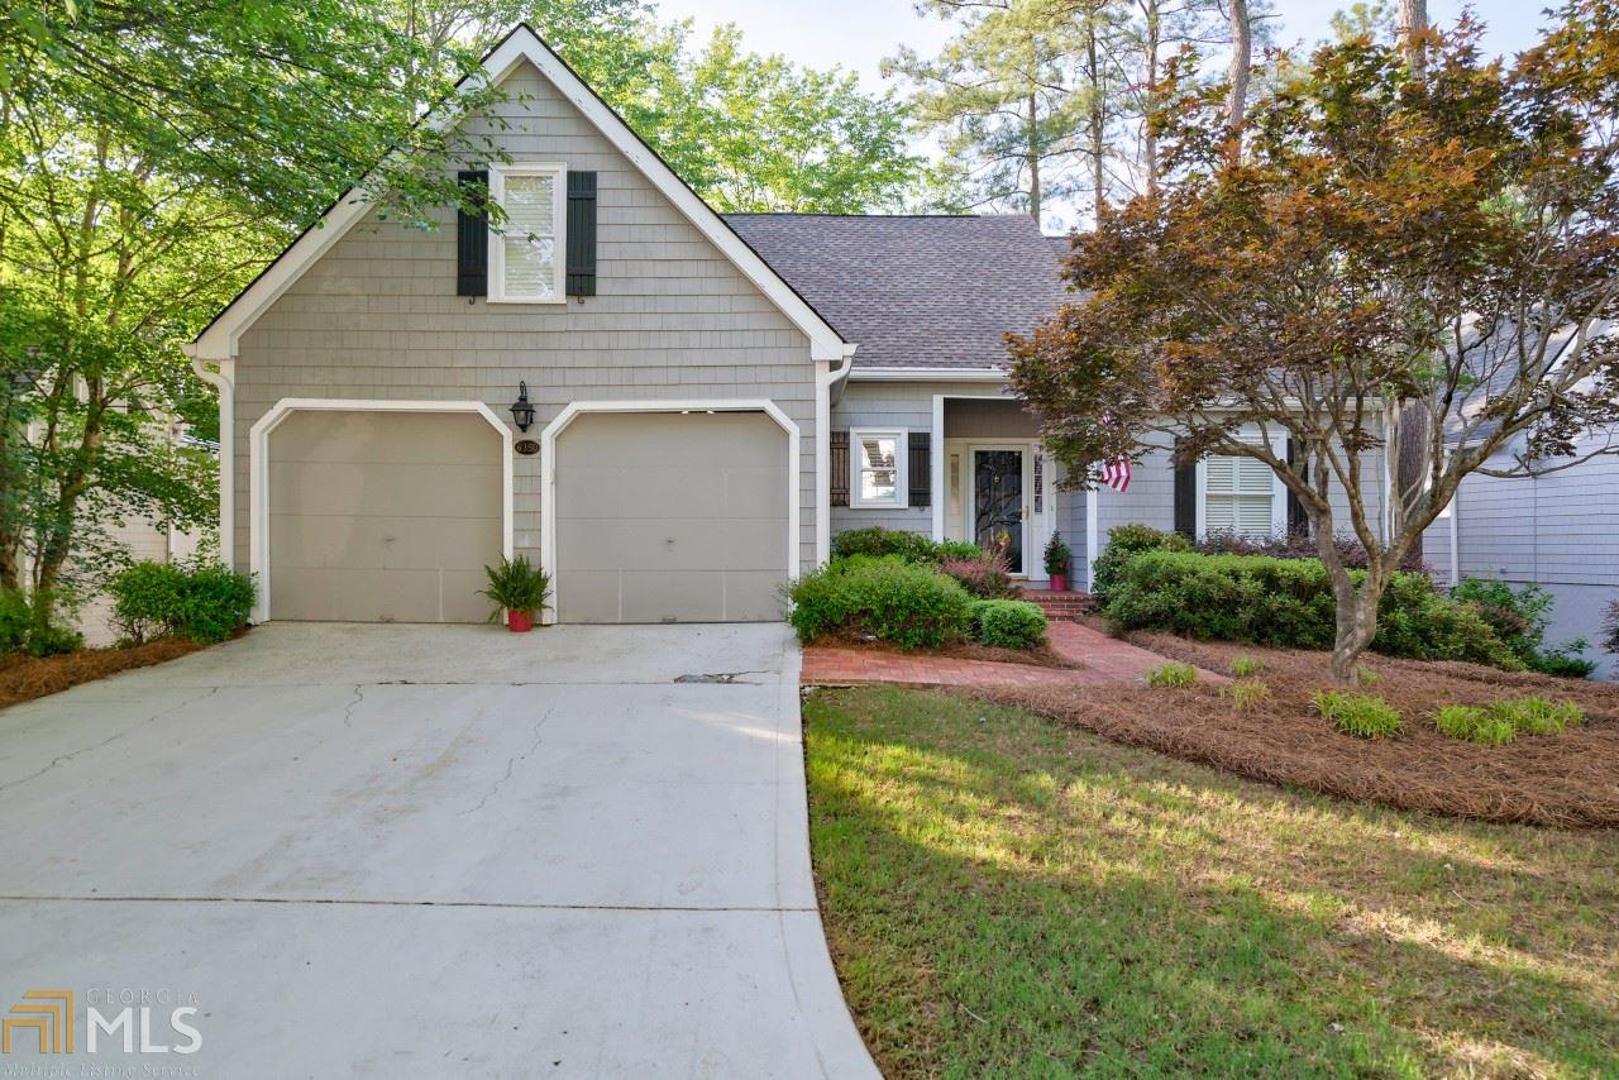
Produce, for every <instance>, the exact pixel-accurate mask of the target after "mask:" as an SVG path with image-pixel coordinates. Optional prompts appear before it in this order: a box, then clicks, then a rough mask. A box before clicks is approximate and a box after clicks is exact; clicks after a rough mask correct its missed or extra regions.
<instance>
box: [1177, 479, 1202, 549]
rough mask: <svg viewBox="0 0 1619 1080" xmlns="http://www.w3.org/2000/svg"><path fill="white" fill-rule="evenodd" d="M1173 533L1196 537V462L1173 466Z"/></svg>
mask: <svg viewBox="0 0 1619 1080" xmlns="http://www.w3.org/2000/svg"><path fill="white" fill-rule="evenodd" d="M1175 531H1176V532H1178V533H1180V534H1181V535H1183V536H1191V537H1196V535H1197V462H1195V461H1188V462H1186V463H1185V464H1184V465H1180V464H1177V465H1175Z"/></svg>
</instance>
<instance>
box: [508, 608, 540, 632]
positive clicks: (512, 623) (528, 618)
mask: <svg viewBox="0 0 1619 1080" xmlns="http://www.w3.org/2000/svg"><path fill="white" fill-rule="evenodd" d="M506 629H508V630H510V631H511V632H512V633H514V634H526V633H528V632H529V631H530V630H532V629H534V613H533V612H532V611H508V612H506Z"/></svg>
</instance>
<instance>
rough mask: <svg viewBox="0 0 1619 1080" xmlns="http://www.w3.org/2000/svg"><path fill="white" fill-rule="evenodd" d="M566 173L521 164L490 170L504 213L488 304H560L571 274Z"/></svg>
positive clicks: (492, 193) (493, 242)
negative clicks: (568, 269)
mask: <svg viewBox="0 0 1619 1080" xmlns="http://www.w3.org/2000/svg"><path fill="white" fill-rule="evenodd" d="M567 186H568V185H567V168H566V167H565V166H562V165H549V164H547V165H540V164H529V163H526V162H520V163H516V164H511V165H490V166H489V198H490V199H491V200H492V201H493V202H494V203H495V204H496V205H497V206H499V207H500V208H501V210H502V211H504V218H505V220H504V223H503V225H502V226H501V231H500V232H498V233H492V234H491V235H490V237H489V299H490V300H491V301H493V302H497V303H502V302H503V303H509V304H560V303H565V302H566V300H567V296H566V295H565V294H564V289H563V281H564V278H563V275H564V274H565V272H566V260H565V257H564V252H565V251H566V250H567V248H566V237H565V232H566V228H567V224H566V223H567V199H568V195H567Z"/></svg>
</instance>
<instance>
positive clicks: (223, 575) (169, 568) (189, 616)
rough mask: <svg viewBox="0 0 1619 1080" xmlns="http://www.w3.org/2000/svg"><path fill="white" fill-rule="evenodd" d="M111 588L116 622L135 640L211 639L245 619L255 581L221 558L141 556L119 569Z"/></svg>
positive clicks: (221, 638) (233, 629) (220, 637)
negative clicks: (188, 561) (190, 560)
mask: <svg viewBox="0 0 1619 1080" xmlns="http://www.w3.org/2000/svg"><path fill="white" fill-rule="evenodd" d="M107 591H108V592H110V593H111V594H112V598H113V622H114V624H115V625H116V626H117V627H118V628H119V629H120V630H122V631H123V632H124V633H125V634H127V635H128V636H129V638H130V640H132V641H134V642H136V643H137V644H138V643H140V642H142V641H145V640H146V639H147V638H150V637H177V638H184V639H186V640H188V641H197V642H201V643H203V644H212V643H213V642H216V641H224V640H225V639H226V638H228V637H230V636H231V635H232V634H234V633H235V632H236V631H238V630H240V629H241V628H242V627H244V626H246V625H247V617H248V615H249V613H250V612H252V610H253V600H254V596H255V592H256V587H255V586H254V584H253V579H252V578H250V577H248V576H247V575H246V574H238V573H236V572H235V571H234V570H230V569H228V568H226V567H224V566H221V565H219V564H218V563H197V564H195V565H180V564H175V563H158V562H140V563H136V564H135V565H134V566H131V567H129V568H128V569H126V570H123V571H120V572H119V573H118V575H117V576H116V577H114V578H113V579H112V582H111V584H109V585H108V587H107Z"/></svg>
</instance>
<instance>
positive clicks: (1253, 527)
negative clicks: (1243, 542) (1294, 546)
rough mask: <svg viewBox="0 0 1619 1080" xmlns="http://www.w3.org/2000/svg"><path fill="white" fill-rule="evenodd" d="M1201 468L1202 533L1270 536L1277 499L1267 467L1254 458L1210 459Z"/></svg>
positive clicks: (1272, 477) (1272, 476)
mask: <svg viewBox="0 0 1619 1080" xmlns="http://www.w3.org/2000/svg"><path fill="white" fill-rule="evenodd" d="M1204 468H1205V472H1204V488H1203V528H1204V531H1205V532H1211V533H1214V532H1231V533H1238V534H1240V535H1243V536H1252V537H1258V538H1262V537H1267V536H1270V535H1271V533H1272V531H1273V529H1274V521H1275V519H1274V517H1273V511H1274V509H1275V499H1276V489H1275V478H1274V475H1273V474H1272V472H1271V470H1270V467H1269V466H1268V465H1266V464H1265V463H1264V462H1262V461H1256V460H1255V459H1253V458H1246V457H1211V458H1209V459H1208V461H1207V463H1206V465H1205V467H1204Z"/></svg>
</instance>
